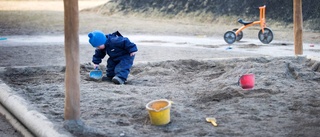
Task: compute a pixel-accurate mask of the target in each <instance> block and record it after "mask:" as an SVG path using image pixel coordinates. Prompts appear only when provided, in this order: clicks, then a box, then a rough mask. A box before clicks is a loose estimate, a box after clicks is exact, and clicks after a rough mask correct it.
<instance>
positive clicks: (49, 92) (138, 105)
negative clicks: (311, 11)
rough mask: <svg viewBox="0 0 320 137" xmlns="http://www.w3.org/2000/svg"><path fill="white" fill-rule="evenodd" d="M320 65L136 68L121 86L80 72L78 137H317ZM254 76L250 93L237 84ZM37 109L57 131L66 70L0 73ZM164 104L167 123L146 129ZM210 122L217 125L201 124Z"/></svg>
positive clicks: (215, 63)
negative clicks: (154, 108)
mask: <svg viewBox="0 0 320 137" xmlns="http://www.w3.org/2000/svg"><path fill="white" fill-rule="evenodd" d="M319 64H320V63H319V62H317V61H314V60H310V59H306V58H303V57H302V58H294V57H282V58H264V57H260V58H247V59H229V60H208V61H199V60H177V61H163V62H154V63H145V64H137V65H135V66H134V67H133V68H132V72H131V75H130V78H129V80H128V82H127V84H126V85H123V86H119V85H114V84H113V83H111V82H101V81H92V80H90V79H89V78H88V72H89V70H91V68H90V67H89V66H90V65H89V64H84V65H82V66H81V113H82V114H81V118H82V120H83V121H84V122H85V123H86V125H87V126H89V127H90V128H92V129H97V130H95V132H94V133H93V132H92V131H90V130H88V131H87V132H86V133H74V134H75V135H78V136H88V135H91V136H120V135H124V136H153V135H154V136H181V137H184V136H317V135H318V134H320V125H319V123H320V121H319V113H320V101H319V100H320V99H319V97H320V91H319V88H320V68H319ZM244 73H254V74H255V77H256V84H255V88H254V89H253V90H242V89H241V88H240V87H239V86H238V84H237V82H238V79H239V77H240V76H241V75H242V74H244ZM0 78H1V79H3V81H5V82H6V83H7V84H8V85H9V86H11V87H12V88H13V89H14V91H16V93H17V94H19V95H21V96H23V97H24V98H25V99H26V100H27V101H28V102H29V103H30V104H31V105H32V106H33V107H34V108H35V109H36V110H38V111H40V112H41V113H44V114H45V116H47V117H48V118H49V119H50V120H52V121H53V122H54V123H57V125H58V126H62V123H63V106H64V101H63V100H64V88H63V87H64V67H58V66H57V67H53V66H48V67H27V68H23V67H20V68H6V71H4V72H2V73H1V74H0ZM161 98H165V99H169V100H172V101H173V102H174V104H173V106H172V108H171V123H170V124H168V125H166V126H161V127H157V126H152V125H151V124H150V120H149V117H148V113H147V111H146V109H145V105H146V104H147V103H148V102H149V101H151V100H155V99H161ZM206 117H215V118H216V119H217V123H218V125H219V126H218V127H213V126H212V125H211V124H210V123H207V122H206V121H205V118H206Z"/></svg>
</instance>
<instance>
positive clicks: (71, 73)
mask: <svg viewBox="0 0 320 137" xmlns="http://www.w3.org/2000/svg"><path fill="white" fill-rule="evenodd" d="M64 33H65V34H64V35H65V36H64V38H65V40H64V41H65V42H64V44H65V57H66V58H65V59H66V72H65V105H64V119H65V120H78V119H80V63H79V10H78V0H64Z"/></svg>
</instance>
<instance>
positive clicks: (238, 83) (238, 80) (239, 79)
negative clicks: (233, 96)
mask: <svg viewBox="0 0 320 137" xmlns="http://www.w3.org/2000/svg"><path fill="white" fill-rule="evenodd" d="M242 77H243V75H242V76H240V78H239V79H238V86H240V80H241V78H242Z"/></svg>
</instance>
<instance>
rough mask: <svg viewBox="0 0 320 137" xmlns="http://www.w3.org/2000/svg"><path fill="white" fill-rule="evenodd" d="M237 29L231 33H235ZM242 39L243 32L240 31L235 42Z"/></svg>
mask: <svg viewBox="0 0 320 137" xmlns="http://www.w3.org/2000/svg"><path fill="white" fill-rule="evenodd" d="M237 30H238V29H233V30H232V31H234V32H236V31H237ZM242 37H243V32H242V31H240V32H239V34H238V35H237V38H236V41H240V40H241V39H242Z"/></svg>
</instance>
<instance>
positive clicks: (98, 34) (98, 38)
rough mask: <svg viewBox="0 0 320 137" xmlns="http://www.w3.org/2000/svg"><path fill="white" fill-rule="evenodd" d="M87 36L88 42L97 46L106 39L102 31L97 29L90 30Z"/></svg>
mask: <svg viewBox="0 0 320 137" xmlns="http://www.w3.org/2000/svg"><path fill="white" fill-rule="evenodd" d="M88 37H89V43H90V44H91V45H92V46H93V47H98V46H100V45H103V44H105V43H106V41H107V37H106V35H105V34H104V33H103V32H102V31H99V30H96V31H92V32H90V33H89V34H88Z"/></svg>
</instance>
